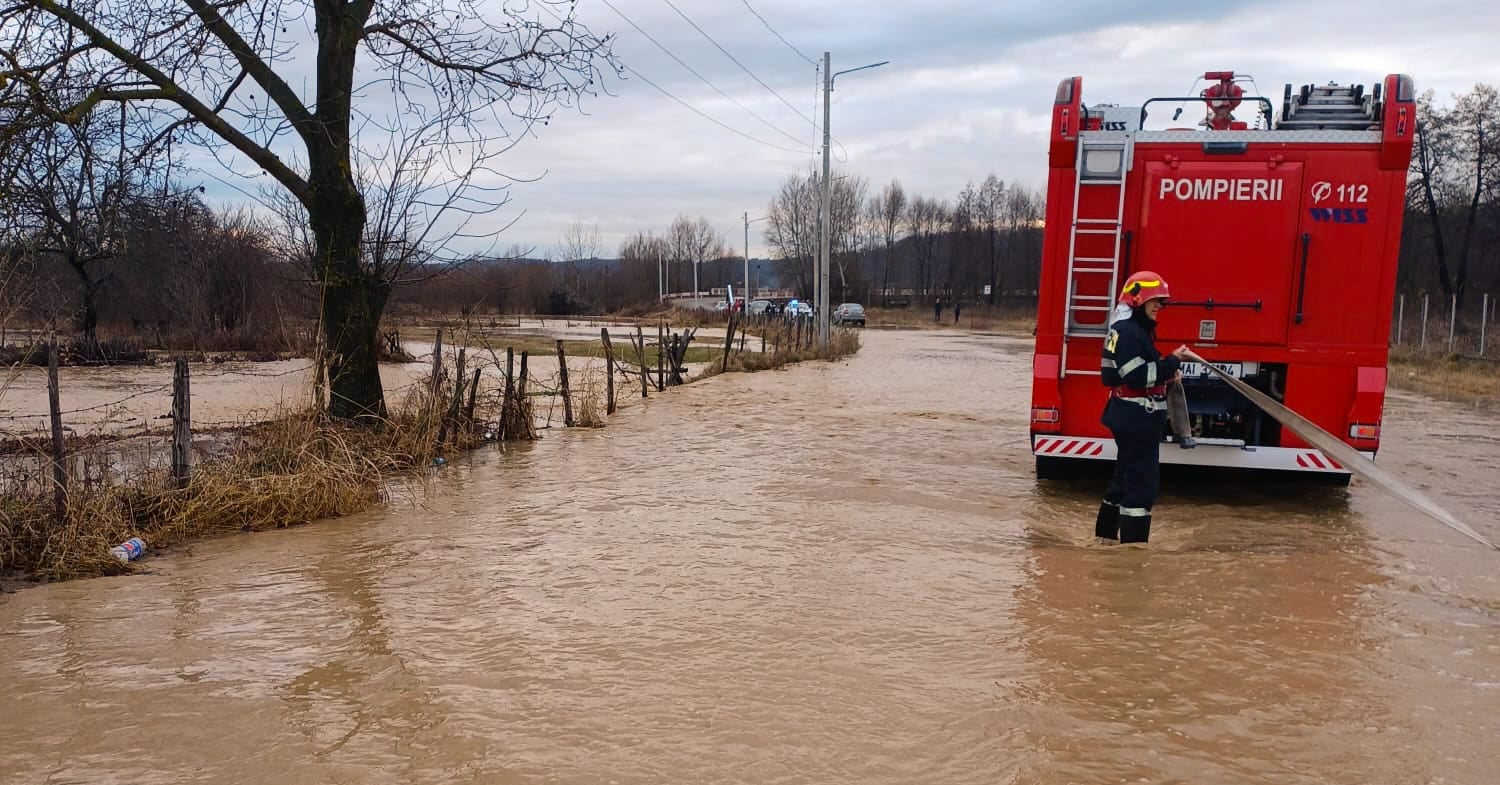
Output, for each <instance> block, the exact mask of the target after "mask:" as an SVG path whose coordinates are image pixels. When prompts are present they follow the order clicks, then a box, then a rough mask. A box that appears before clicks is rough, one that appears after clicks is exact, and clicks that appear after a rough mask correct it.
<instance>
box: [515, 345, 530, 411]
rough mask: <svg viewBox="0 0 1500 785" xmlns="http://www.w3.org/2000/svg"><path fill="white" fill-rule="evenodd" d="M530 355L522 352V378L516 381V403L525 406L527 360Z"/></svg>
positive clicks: (524, 351) (527, 352)
mask: <svg viewBox="0 0 1500 785" xmlns="http://www.w3.org/2000/svg"><path fill="white" fill-rule="evenodd" d="M530 355H531V352H529V351H526V350H524V349H523V350H521V376H520V378H519V379H517V380H516V403H517V404H519V405H523V406H524V404H525V401H526V358H527V357H529V356H530Z"/></svg>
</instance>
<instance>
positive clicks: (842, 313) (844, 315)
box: [833, 303, 865, 327]
mask: <svg viewBox="0 0 1500 785" xmlns="http://www.w3.org/2000/svg"><path fill="white" fill-rule="evenodd" d="M833 323H834V324H857V325H859V326H860V327H864V326H865V307H864V306H863V305H860V304H859V303H840V304H839V307H837V308H835V309H833Z"/></svg>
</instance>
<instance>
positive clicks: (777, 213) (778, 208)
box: [766, 175, 821, 297]
mask: <svg viewBox="0 0 1500 785" xmlns="http://www.w3.org/2000/svg"><path fill="white" fill-rule="evenodd" d="M820 210H821V207H820V202H819V201H818V189H817V187H816V183H815V181H814V180H813V179H812V177H810V176H809V177H800V176H797V175H792V176H791V177H788V178H787V179H786V180H784V181H783V182H782V184H781V190H780V191H779V192H778V193H777V194H776V197H775V198H774V199H772V200H771V205H770V207H769V208H767V213H766V215H767V225H766V240H767V242H769V243H770V245H771V248H772V250H774V251H775V253H776V255H777V256H778V257H780V258H781V259H783V260H785V261H787V262H790V263H791V264H792V265H793V269H794V270H795V271H796V289H797V292H798V294H799V295H801V296H802V297H811V296H812V292H813V262H814V260H815V259H816V258H817V254H818V250H817V243H818V213H819V212H820Z"/></svg>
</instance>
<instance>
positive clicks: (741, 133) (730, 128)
mask: <svg viewBox="0 0 1500 785" xmlns="http://www.w3.org/2000/svg"><path fill="white" fill-rule="evenodd" d="M625 70H627V71H629V72H630V73H632V74H635V75H636V76H637V77H639V78H640V80H641V81H643V82H645V83H646V84H648V85H651V86H652V87H655V88H656V89H657V90H658V91H659V92H660V93H661V94H662V95H664V96H666V97H668V98H670V99H672V100H673V101H676V102H677V103H679V104H682V106H683V108H684V109H687V110H688V111H690V112H692V113H693V114H696V115H698V116H699V117H702V118H703V119H704V120H707V121H709V122H710V123H713V124H714V125H717V126H719V127H720V128H723V129H724V130H726V131H728V132H730V133H732V134H735V135H737V136H742V137H744V138H746V139H749V140H750V141H752V142H755V143H757V144H763V145H765V146H766V147H770V148H773V149H776V150H781V151H783V152H788V153H796V154H798V155H801V154H802V153H805V152H807V148H802V149H800V150H794V149H792V148H790V147H782V146H781V145H779V144H775V143H772V142H767V141H766V140H764V139H757V138H755V137H753V136H751V135H750V134H747V133H745V132H744V131H741V130H740V129H738V128H735V127H733V126H730V125H726V124H725V123H722V122H720V121H719V120H716V119H714V118H713V117H710V116H708V115H706V114H704V113H703V112H701V111H699V110H698V108H697V107H695V106H693V105H692V104H689V103H688V102H686V101H684V100H682V99H681V98H678V97H677V96H675V95H672V94H671V93H669V92H667V90H666V88H664V87H662V86H661V85H659V84H657V83H655V82H653V81H651V80H650V79H647V78H646V77H645V76H643V75H642V74H641V72H640V71H637V70H635V69H634V68H631V67H630V66H628V65H627V66H625Z"/></svg>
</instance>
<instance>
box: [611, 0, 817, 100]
mask: <svg viewBox="0 0 1500 785" xmlns="http://www.w3.org/2000/svg"><path fill="white" fill-rule="evenodd" d="M605 2H606V3H607V2H609V0H605ZM663 2H665V3H666V4H667V5H668V6H671V8H672V10H673V11H676V12H677V15H678V16H680V17H682V18H683V19H684V20H686V21H687V23H688V24H690V25H692V26H693V29H694V30H697V31H698V33H699V34H701V35H702V36H703V37H704V38H707V39H708V42H709V43H711V44H713V45H714V46H716V47H718V48H719V51H720V52H723V53H724V56H725V57H727V58H729V59H730V60H733V61H734V64H735V65H737V66H739V67H740V70H742V71H744V72H745V73H747V74H749V75H750V78H751V79H754V80H755V81H756V82H757V83H759V84H760V86H761V87H764V88H766V92H769V93H770V94H771V95H774V96H776V100H778V101H780V102H782V103H783V104H786V106H787V108H788V109H791V110H792V111H793V112H796V113H797V114H798V115H800V116H801V117H802V119H803V120H806V121H807V122H808V123H811V124H812V125H813V126H815V127H816V126H817V123H815V122H813V119H812V118H811V117H808V116H807V115H805V114H802V110H800V109H798V108H797V107H795V106H792V103H791V102H790V101H788V100H786V99H785V98H782V97H781V93H778V92H776V91H775V90H773V89H772V88H771V86H770V85H768V84H766V83H765V82H763V81H761V78H760V77H758V76H756V75H755V72H754V71H751V70H750V69H749V68H748V67H747V66H746V65H745V64H744V63H742V62H740V61H739V58H737V57H735V56H734V55H732V54H730V53H729V50H728V49H725V48H724V47H723V46H722V45H721V44H720V43H719V42H718V41H715V40H714V37H713V36H711V35H709V34H708V33H707V32H705V31H704V30H703V28H701V27H699V26H698V23H697V22H694V21H693V20H692V19H691V18H689V17H688V15H687V14H684V13H683V12H682V9H680V8H678V7H677V5H676V4H675V3H673V2H672V0H663ZM804 59H805V57H804Z"/></svg>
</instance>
